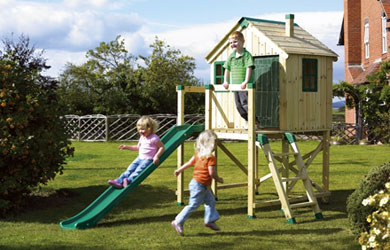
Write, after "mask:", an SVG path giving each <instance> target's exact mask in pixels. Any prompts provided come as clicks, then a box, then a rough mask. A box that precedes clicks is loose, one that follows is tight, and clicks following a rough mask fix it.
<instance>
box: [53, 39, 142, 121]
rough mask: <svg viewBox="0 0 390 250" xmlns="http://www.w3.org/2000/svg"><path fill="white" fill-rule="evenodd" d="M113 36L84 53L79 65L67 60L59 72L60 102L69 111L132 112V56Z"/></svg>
mask: <svg viewBox="0 0 390 250" xmlns="http://www.w3.org/2000/svg"><path fill="white" fill-rule="evenodd" d="M120 38H121V37H120V36H117V37H116V38H115V40H114V41H111V42H109V43H105V42H101V43H100V45H99V46H98V47H96V48H95V50H89V51H88V52H87V54H86V57H87V59H88V60H87V62H86V63H84V64H82V65H81V66H76V65H74V64H71V63H68V64H67V65H66V67H65V70H64V72H63V73H62V74H61V75H60V85H61V86H60V89H59V93H60V96H61V103H63V104H64V105H65V106H66V107H67V108H68V112H70V113H73V114H80V115H81V114H91V113H102V114H112V113H126V112H130V113H131V112H134V111H135V110H132V109H131V105H129V101H133V102H139V96H140V93H139V83H138V81H137V78H136V75H137V74H136V73H135V70H134V61H135V59H136V58H135V57H134V56H133V55H131V54H129V53H128V52H127V50H126V49H125V45H124V40H123V39H122V40H120Z"/></svg>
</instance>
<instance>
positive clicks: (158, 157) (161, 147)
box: [153, 140, 165, 166]
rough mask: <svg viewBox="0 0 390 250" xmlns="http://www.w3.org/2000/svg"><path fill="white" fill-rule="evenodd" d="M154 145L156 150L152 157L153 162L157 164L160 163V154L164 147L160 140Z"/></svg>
mask: <svg viewBox="0 0 390 250" xmlns="http://www.w3.org/2000/svg"><path fill="white" fill-rule="evenodd" d="M156 146H157V147H158V150H157V153H156V154H155V155H154V157H153V163H154V165H156V166H157V165H158V164H160V156H161V155H162V154H163V153H164V150H165V147H164V143H162V142H161V141H160V140H158V141H157V142H156Z"/></svg>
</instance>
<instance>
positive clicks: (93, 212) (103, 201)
mask: <svg viewBox="0 0 390 250" xmlns="http://www.w3.org/2000/svg"><path fill="white" fill-rule="evenodd" d="M203 130H204V125H187V124H185V125H181V126H173V127H172V128H171V129H170V130H169V131H168V132H167V133H166V134H165V135H164V136H163V137H162V138H161V141H162V142H163V143H164V146H165V151H164V153H163V154H162V155H161V157H160V165H161V163H162V162H163V161H164V160H165V159H166V158H167V157H168V156H169V155H170V154H172V153H173V151H175V150H176V148H177V147H178V146H180V145H181V144H182V143H183V142H184V141H185V140H186V139H188V138H189V137H190V136H191V135H192V134H194V133H199V132H201V131H203ZM156 168H157V166H155V165H154V164H153V163H151V164H149V166H148V167H146V168H145V170H144V171H142V172H141V174H140V175H138V176H137V178H135V179H134V181H133V182H132V183H131V184H130V185H128V186H127V187H126V188H123V189H115V188H113V187H111V186H110V187H108V188H107V190H106V191H104V193H103V194H101V195H100V196H99V197H98V198H97V199H96V200H95V201H94V202H92V203H91V204H90V205H89V206H88V207H87V208H85V209H84V210H83V211H81V212H80V213H79V214H77V215H75V216H73V217H71V218H69V219H67V220H64V221H61V222H60V227H61V228H63V229H87V228H92V227H94V226H95V225H96V224H97V223H98V221H99V220H100V219H101V218H103V217H104V216H105V215H106V214H107V213H108V212H110V210H111V209H112V208H114V207H115V206H116V205H117V204H118V203H119V202H120V201H121V200H122V199H123V198H125V197H126V196H127V195H128V194H130V193H131V192H132V191H133V190H134V189H135V188H136V187H137V186H138V185H139V184H140V183H141V182H142V181H143V180H145V179H146V177H148V176H149V175H150V174H151V173H152V172H153V171H154V170H155V169H156Z"/></svg>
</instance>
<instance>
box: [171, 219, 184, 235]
mask: <svg viewBox="0 0 390 250" xmlns="http://www.w3.org/2000/svg"><path fill="white" fill-rule="evenodd" d="M171 225H172V227H173V228H174V229H175V230H176V232H177V233H178V234H179V235H180V236H183V235H184V234H183V226H181V225H180V224H179V223H177V222H176V221H175V220H173V221H172V222H171Z"/></svg>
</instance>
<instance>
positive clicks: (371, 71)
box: [352, 63, 380, 84]
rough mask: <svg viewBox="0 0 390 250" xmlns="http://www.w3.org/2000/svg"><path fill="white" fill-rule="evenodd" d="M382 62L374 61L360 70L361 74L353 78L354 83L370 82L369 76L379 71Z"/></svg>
mask: <svg viewBox="0 0 390 250" xmlns="http://www.w3.org/2000/svg"><path fill="white" fill-rule="evenodd" d="M379 69H380V63H373V64H371V65H370V66H368V67H367V68H366V69H364V70H360V74H359V75H358V76H356V77H354V79H353V80H352V84H360V83H366V82H368V80H367V76H369V75H372V74H374V73H377V72H379Z"/></svg>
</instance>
